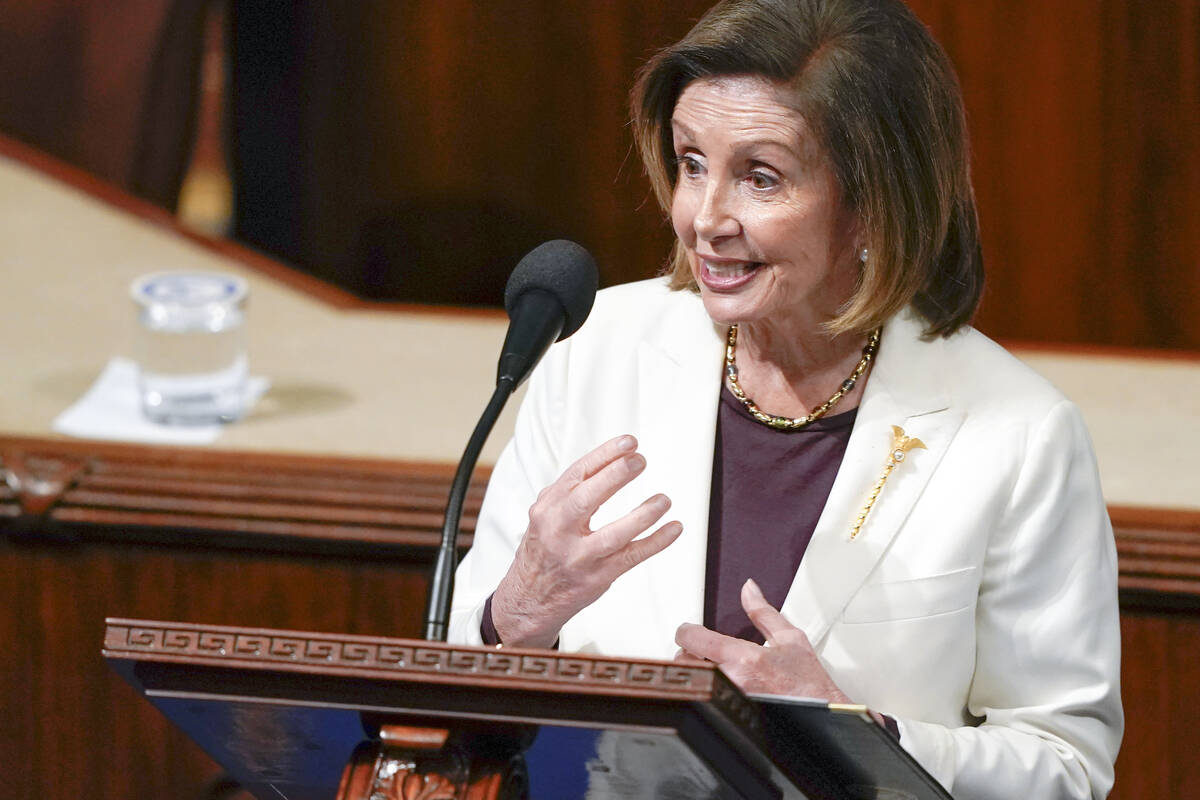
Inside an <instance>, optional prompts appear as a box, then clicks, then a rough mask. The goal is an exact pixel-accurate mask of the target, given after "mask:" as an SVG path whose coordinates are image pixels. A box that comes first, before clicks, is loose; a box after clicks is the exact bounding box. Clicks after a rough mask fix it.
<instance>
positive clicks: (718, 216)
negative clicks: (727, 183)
mask: <svg viewBox="0 0 1200 800" xmlns="http://www.w3.org/2000/svg"><path fill="white" fill-rule="evenodd" d="M692 224H693V225H694V226H695V229H696V235H697V236H699V237H700V238H701V239H704V240H706V241H712V240H713V239H721V238H724V237H728V236H734V235H736V234H737V232H738V230H740V226H739V224H738V221H737V215H736V214H735V213H734V209H733V207H732V205H731V202H730V198H729V197H728V193H727V192H726V191H724V190H723V189H722V187H720V186H719V185H717V184H715V183H710V184H709V185H708V186H706V187H705V190H704V196H703V197H702V198H701V202H700V207H699V208H697V209H696V217H695V219H694V220H693V223H692Z"/></svg>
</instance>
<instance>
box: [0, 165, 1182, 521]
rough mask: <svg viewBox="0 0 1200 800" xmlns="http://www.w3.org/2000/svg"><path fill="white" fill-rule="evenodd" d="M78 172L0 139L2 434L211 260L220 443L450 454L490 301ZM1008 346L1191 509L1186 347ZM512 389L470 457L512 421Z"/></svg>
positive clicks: (37, 428)
mask: <svg viewBox="0 0 1200 800" xmlns="http://www.w3.org/2000/svg"><path fill="white" fill-rule="evenodd" d="M0 144H5V143H3V142H0ZM6 154H7V155H6ZM30 156H33V157H32V159H31V157H30ZM31 161H32V163H33V164H34V166H31V164H30V162H31ZM49 172H55V170H53V169H51V170H49ZM57 172H58V173H59V174H60V175H61V174H63V173H64V172H66V174H67V176H68V178H71V177H72V176H71V175H70V174H69V171H63V170H58V171H57ZM79 183H80V181H79V180H73V181H71V183H67V182H63V181H61V180H59V179H57V178H55V177H51V175H50V174H49V173H48V171H47V169H46V167H45V164H42V163H39V162H38V159H37V157H36V154H30V153H27V152H25V151H23V150H21V149H20V148H19V147H16V148H14V147H13V146H12V144H11V143H7V144H5V146H4V147H0V242H2V243H3V244H2V245H0V275H2V276H3V281H4V287H5V304H4V307H5V313H4V314H3V315H2V316H0V341H2V342H3V343H4V344H3V345H2V348H3V352H4V367H5V369H4V375H5V377H4V380H5V391H4V392H3V393H0V434H10V435H21V436H36V437H48V438H53V437H54V434H53V433H52V432H51V427H50V426H51V422H52V421H53V419H54V418H55V416H56V415H58V414H59V413H60V412H61V411H62V410H63V409H64V408H66V407H67V406H68V405H69V404H71V403H72V402H73V401H75V400H76V399H77V398H78V397H79V396H80V395H81V394H82V392H83V391H84V390H85V389H86V388H87V386H88V385H90V383H91V381H92V380H93V379H94V378H95V377H96V375H97V374H98V373H99V372H100V370H101V369H102V368H103V366H104V365H105V363H106V362H107V361H108V359H109V358H110V357H111V356H113V355H118V354H123V353H127V352H128V350H129V342H130V338H131V335H132V328H133V307H132V301H131V300H130V299H129V297H128V286H129V284H130V282H131V281H132V280H133V279H134V278H135V277H137V276H139V275H141V274H143V273H146V272H151V271H155V270H161V269H169V268H193V269H215V270H225V271H229V272H234V273H237V274H239V275H242V276H244V277H245V278H246V279H247V280H248V281H249V283H250V298H251V299H250V312H249V334H250V352H251V369H252V371H253V372H254V373H255V374H260V375H266V376H268V377H269V378H270V379H271V384H272V385H271V389H270V391H269V392H268V394H267V395H266V396H265V397H264V398H263V400H262V401H260V402H259V404H258V405H257V406H256V407H255V409H254V411H253V412H252V413H251V414H250V415H249V417H248V418H247V419H245V420H244V421H242V422H239V423H237V424H235V425H231V426H229V427H228V428H227V429H226V430H224V431H223V433H222V434H221V437H220V439H219V440H218V442H217V445H216V446H217V447H219V448H220V449H222V450H247V451H259V452H279V453H303V454H327V455H337V456H347V457H371V458H385V459H401V460H412V461H430V462H454V461H455V460H456V459H457V456H458V453H459V452H460V448H461V447H462V445H463V443H464V442H465V441H466V439H467V437H468V435H469V433H470V430H471V427H472V426H473V424H474V421H475V419H476V417H477V415H478V413H479V411H480V410H481V409H482V408H483V405H484V403H485V402H486V400H487V397H488V395H489V394H490V392H491V388H492V375H493V374H494V373H493V370H494V369H495V359H496V356H497V354H498V352H499V347H500V343H501V341H502V339H503V336H504V331H505V326H506V320H505V318H504V316H503V314H502V313H500V312H489V311H475V312H472V311H455V310H453V309H434V308H429V309H418V308H412V307H406V308H398V307H386V306H372V305H370V304H365V303H358V302H356V301H354V300H353V299H352V298H348V297H347V296H345V295H342V294H340V293H339V292H337V291H336V290H331V289H328V288H327V287H326V288H321V287H317V286H316V285H315V282H313V281H311V280H307V279H304V278H295V279H293V277H294V276H292V277H289V273H288V270H286V268H282V267H280V266H279V265H271V264H269V262H267V260H266V259H263V258H261V257H253V256H251V257H247V254H246V253H245V252H244V251H240V249H239V248H236V247H231V246H221V243H211V242H210V243H205V242H204V240H202V239H200V238H199V237H188V236H184V235H181V233H180V232H179V231H178V230H177V229H175V228H173V227H171V226H170V224H169V222H168V221H166V218H165V215H161V214H159V215H158V217H157V218H155V217H154V215H153V214H147V213H146V212H147V210H146V209H139V208H138V207H137V204H136V203H133V202H131V201H130V202H125V203H123V205H124V206H125V207H118V206H117V205H114V204H113V202H111V201H112V200H113V197H117V193H115V192H113V191H112V190H108V194H109V195H110V196H109V197H107V198H101V197H97V196H96V193H97V191H98V192H99V194H101V195H104V194H105V192H104V187H99V186H96V185H92V186H88V187H86V188H87V189H88V191H84V190H83V189H81V188H79V186H78V185H77V184H79ZM72 184H76V185H72ZM118 199H119V197H118ZM147 216H149V217H150V218H147ZM214 244H215V245H216V246H214ZM264 266H266V267H269V268H268V269H266V271H264ZM414 266H415V265H414ZM306 280H307V286H306V284H305V282H306ZM298 287H306V288H298ZM1013 349H1014V351H1015V352H1017V354H1018V355H1019V356H1021V357H1022V358H1024V359H1026V360H1027V361H1028V362H1029V363H1030V364H1031V365H1033V366H1034V368H1036V369H1037V370H1039V371H1040V372H1042V373H1043V374H1045V375H1046V376H1047V377H1049V378H1050V379H1051V380H1052V381H1054V382H1055V383H1056V384H1057V385H1059V386H1060V387H1061V388H1062V389H1063V390H1064V391H1065V392H1066V393H1067V395H1068V396H1070V397H1071V398H1073V399H1074V400H1075V402H1076V403H1078V404H1079V405H1080V407H1081V408H1082V409H1083V413H1084V416H1085V418H1086V419H1087V422H1088V426H1089V428H1090V430H1091V433H1092V437H1093V439H1094V440H1095V444H1096V450H1097V453H1098V455H1099V461H1100V469H1101V473H1102V478H1103V482H1104V487H1105V494H1106V496H1107V498H1108V501H1109V503H1110V504H1112V505H1114V506H1126V507H1135V508H1150V509H1168V510H1175V511H1186V512H1197V511H1200V491H1197V488H1198V486H1200V480H1198V477H1200V470H1198V469H1197V466H1196V462H1195V458H1194V454H1195V453H1198V452H1200V354H1163V353H1154V352H1132V351H1112V350H1094V351H1090V352H1081V351H1079V350H1066V349H1054V348H1049V347H1044V346H1031V345H1027V346H1020V345H1018V346H1014V348H1013ZM516 405H517V403H516V402H514V403H512V404H510V408H509V410H508V411H507V412H506V415H505V417H504V418H503V419H502V420H501V422H500V424H499V425H498V426H497V429H496V431H495V433H494V434H493V436H492V439H491V442H490V444H489V446H488V448H487V449H486V450H485V453H484V457H483V462H484V463H489V462H493V461H494V459H495V457H496V455H497V454H498V452H499V448H500V447H501V446H502V445H503V443H504V442H505V441H506V440H507V438H508V436H509V435H510V433H511V429H512V420H513V414H514V412H513V409H514V408H515V407H516Z"/></svg>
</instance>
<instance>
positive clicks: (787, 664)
mask: <svg viewBox="0 0 1200 800" xmlns="http://www.w3.org/2000/svg"><path fill="white" fill-rule="evenodd" d="M742 608H744V609H746V614H747V615H748V616H749V617H750V621H751V622H753V623H754V627H755V628H758V631H759V633H761V634H762V635H763V637H764V638H765V639H766V642H767V643H766V645H758V644H755V643H754V642H748V641H746V640H745V639H735V638H734V637H732V636H726V635H725V634H723V633H717V632H716V631H711V630H709V629H708V628H706V627H704V626H703V625H694V624H692V623H690V622H685V623H684V624H682V625H680V626H679V628H678V630H676V631H675V643H676V644H677V645H679V646H680V648H682V651H681V653H680V655H682V656H692V657H694V658H700V659H706V660H708V661H712V662H714V663H715V664H717V666H719V667H720V668H721V671H722V672H724V673H725V674H726V675H728V676H729V678H730V679H731V680H733V682H734V683H736V684H737V685H738V687H739V688H741V690H742V691H744V692H752V693H757V694H786V695H792V696H796V697H812V698H817V699H820V700H827V701H829V702H831V703H849V702H850V698H848V697H847V696H846V695H845V694H844V693H843V692H842V690H841V689H839V688H838V687H837V684H835V683H834V682H833V678H831V677H829V673H827V672H826V671H825V668H824V667H822V666H821V662H820V660H819V659H818V658H817V654H816V652H815V651H814V650H813V647H812V644H811V643H809V641H808V636H807V635H805V633H804V631H802V630H800V629H799V628H797V627H796V626H795V625H793V624H792V623H790V622H788V621H787V620H786V619H784V616H783V615H782V614H780V613H779V612H778V611H777V610H775V608H773V607H772V606H771V604H770V603H768V602H767V599H766V598H765V597H763V594H762V591H761V590H760V589H759V588H758V584H756V583H755V582H754V581H753V580H748V581H746V583H745V585H744V586H742Z"/></svg>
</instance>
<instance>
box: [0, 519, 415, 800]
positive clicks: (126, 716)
mask: <svg viewBox="0 0 1200 800" xmlns="http://www.w3.org/2000/svg"><path fill="white" fill-rule="evenodd" d="M424 572H425V567H424V565H423V564H414V563H413V562H404V561H393V562H389V561H387V560H386V559H380V558H376V557H370V556H369V554H368V557H362V558H348V557H329V556H326V557H320V558H317V557H303V556H282V555H280V556H272V555H268V554H261V553H253V552H246V551H240V552H235V551H206V550H204V549H203V548H199V547H175V548H165V547H152V546H136V545H129V544H127V543H103V542H101V543H88V544H82V545H54V544H41V543H34V542H30V541H23V542H18V541H13V540H10V539H7V538H4V539H0V607H3V608H4V613H3V615H0V620H2V621H0V632H3V633H4V634H5V636H6V637H7V638H6V639H5V641H6V642H8V643H9V646H8V647H6V648H5V650H4V654H3V655H2V656H0V676H2V679H0V684H2V685H3V686H4V687H5V699H4V701H3V706H4V708H5V711H6V720H5V724H4V725H2V726H0V764H3V765H4V774H5V779H4V784H5V789H4V796H5V797H11V798H20V799H24V798H28V799H29V800H33V799H34V798H39V800H44V799H47V798H62V799H63V800H66V798H71V797H94V798H114V800H115V798H127V797H177V798H198V797H199V796H200V792H201V789H202V787H203V785H204V784H205V782H206V781H207V780H208V779H209V778H210V777H211V775H212V774H213V772H214V768H213V766H212V765H211V763H210V762H208V760H207V759H206V758H205V757H204V756H203V755H202V754H200V753H199V751H197V750H196V749H195V747H194V746H193V745H192V744H190V743H189V742H188V741H187V740H186V738H185V737H183V736H182V734H179V733H178V732H176V731H175V730H174V729H173V728H171V727H170V726H169V725H168V724H167V723H166V721H165V720H164V719H163V718H162V717H160V716H159V715H158V712H156V711H155V710H153V709H152V708H151V707H149V706H148V705H146V704H145V703H144V702H143V701H141V700H140V699H139V698H138V697H137V696H136V694H135V693H134V692H133V691H132V690H130V689H129V687H127V686H126V685H124V682H123V681H121V680H120V679H119V678H118V677H117V676H116V675H115V674H114V673H112V672H111V671H110V670H109V669H108V667H107V666H106V665H105V664H104V663H103V661H102V660H101V658H100V654H99V647H100V644H101V638H100V637H101V634H100V632H101V631H102V630H103V624H104V617H105V616H106V615H110V614H121V615H127V614H128V615H137V616H149V617H153V618H171V619H176V618H178V619H186V620H190V621H194V622H211V623H224V624H233V623H242V622H247V623H251V624H261V625H266V626H278V627H293V628H294V627H315V628H319V629H322V630H337V631H347V632H357V633H363V634H373V635H401V636H418V635H419V634H420V628H421V626H420V617H421V611H422V609H423V607H424V590H425V585H426V584H425V577H424ZM97 784H99V785H97Z"/></svg>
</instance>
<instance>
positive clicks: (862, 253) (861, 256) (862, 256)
mask: <svg viewBox="0 0 1200 800" xmlns="http://www.w3.org/2000/svg"><path fill="white" fill-rule="evenodd" d="M868 255H870V252H869V251H868V250H867V248H865V247H864V248H863V249H862V250H860V251H858V260H859V261H861V262H862V263H864V264H865V263H867V256H868Z"/></svg>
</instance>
